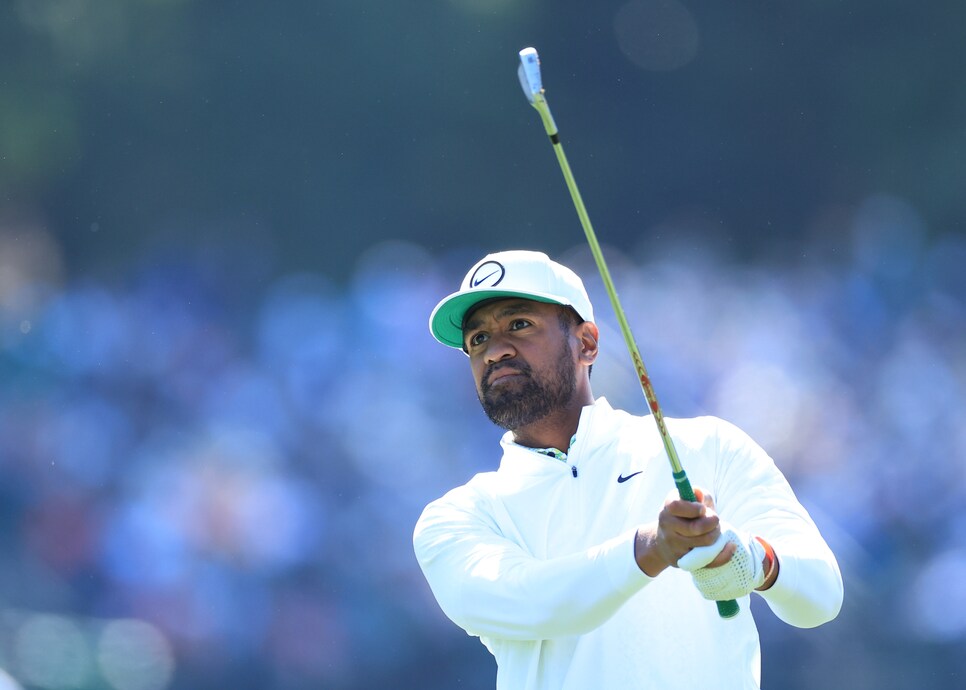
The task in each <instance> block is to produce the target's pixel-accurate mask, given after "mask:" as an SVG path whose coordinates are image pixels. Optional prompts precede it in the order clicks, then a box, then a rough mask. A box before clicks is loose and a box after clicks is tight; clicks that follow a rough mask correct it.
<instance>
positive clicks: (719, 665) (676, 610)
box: [413, 251, 843, 690]
mask: <svg viewBox="0 0 966 690" xmlns="http://www.w3.org/2000/svg"><path fill="white" fill-rule="evenodd" d="M430 330H431V331H432V334H433V336H434V337H435V338H436V339H437V340H439V341H440V342H441V343H443V344H444V345H448V346H450V347H452V348H458V349H462V350H463V351H464V352H465V353H466V354H467V355H468V356H469V363H470V370H471V372H472V375H473V379H474V381H475V383H476V390H477V394H478V396H479V399H480V403H481V404H482V406H483V410H484V412H485V413H486V415H487V416H488V417H489V418H490V420H492V421H493V423H495V424H497V425H498V426H500V427H502V428H503V429H506V434H505V435H504V436H503V439H502V441H501V446H502V459H501V460H500V463H499V468H498V469H497V470H496V471H492V472H484V473H481V474H478V475H476V476H475V477H473V478H472V479H471V480H470V481H469V482H467V483H466V484H465V485H463V486H460V487H458V488H455V489H453V490H452V491H450V492H449V493H447V494H446V495H445V496H443V497H442V498H439V499H437V500H435V501H433V502H432V503H430V504H429V505H428V506H427V507H426V508H425V510H424V511H423V513H422V515H421V516H420V518H419V521H418V522H417V524H416V529H415V533H414V537H413V542H414V547H415V551H416V557H417V559H418V561H419V564H420V567H421V568H422V570H423V573H424V575H425V577H426V579H427V581H428V582H429V586H430V588H431V589H432V591H433V594H434V595H435V597H436V600H437V601H438V602H439V605H440V607H441V608H442V610H443V612H444V613H445V614H446V615H447V616H448V617H449V618H450V619H451V620H453V622H455V623H456V624H457V625H458V626H460V627H461V628H463V629H464V630H465V631H466V632H467V633H469V634H470V635H474V636H478V637H479V638H480V640H481V641H482V642H483V644H484V645H486V647H487V649H489V650H490V652H491V653H492V654H493V656H494V657H495V659H496V663H497V682H496V685H497V688H498V690H538V689H539V690H634V689H638V688H639V689H645V688H648V689H654V690H673V689H675V688H706V689H708V690H712V689H713V690H730V689H734V690H746V689H751V688H758V687H760V684H761V663H760V647H759V640H758V631H757V628H756V627H755V621H754V620H753V618H752V615H751V612H750V607H749V596H750V595H751V594H752V593H753V592H754V593H755V594H756V596H760V597H762V598H763V599H764V600H765V602H766V603H767V604H768V606H769V607H770V608H771V610H772V611H773V612H774V614H775V615H776V616H778V618H780V619H781V620H782V621H784V622H786V623H788V624H790V625H793V626H796V627H800V628H810V627H815V626H818V625H821V624H823V623H826V622H828V621H830V620H832V619H833V618H835V616H836V615H837V614H838V611H839V609H840V607H841V605H842V597H843V588H842V577H841V574H840V572H839V568H838V565H837V563H836V561H835V557H834V556H833V554H832V552H831V550H830V549H829V547H828V545H827V544H826V543H825V540H824V539H823V538H822V536H821V534H820V533H819V531H818V529H817V528H816V526H815V524H814V522H813V521H812V519H811V518H810V517H809V515H808V513H807V512H806V510H805V509H804V508H803V507H802V505H801V504H800V503H799V502H798V500H797V499H796V497H795V495H794V493H793V492H792V489H791V487H790V486H789V484H788V482H787V481H786V480H785V477H784V476H783V475H782V473H781V472H780V471H779V470H778V468H777V467H776V466H775V463H774V462H773V461H772V459H771V458H770V457H769V456H768V454H767V453H766V452H765V451H764V450H762V449H761V448H760V447H759V446H758V445H757V444H756V443H755V442H754V441H753V440H752V439H751V438H749V437H748V435H747V434H745V433H744V432H742V431H741V430H740V429H738V428H736V427H735V426H733V425H731V424H729V423H727V422H725V421H723V420H721V419H718V418H715V417H700V418H695V419H668V420H667V425H668V428H669V431H670V433H671V436H672V437H673V439H674V445H675V447H676V449H677V450H678V455H679V457H680V460H681V464H682V465H683V466H684V468H685V469H686V470H687V472H688V475H689V477H690V479H691V481H692V483H693V485H694V487H695V495H696V497H697V500H696V501H694V502H690V501H683V500H680V499H678V498H676V494H675V493H674V491H673V488H674V484H673V480H672V478H671V476H670V472H669V471H668V467H667V460H666V457H665V455H664V453H665V451H664V446H663V444H662V442H661V439H660V436H659V434H658V432H657V429H656V427H655V424H654V423H653V420H651V419H649V418H648V417H639V416H635V415H631V414H629V413H627V412H624V411H621V410H616V409H614V408H613V407H611V406H610V405H609V404H608V402H607V400H606V399H604V398H602V397H601V398H595V397H594V395H593V393H592V391H591V368H592V365H593V364H594V361H595V360H596V358H597V355H598V352H599V350H598V338H599V332H598V329H597V326H596V325H595V324H594V313H593V307H592V306H591V303H590V300H589V298H588V297H587V293H586V291H585V289H584V286H583V283H582V282H581V280H580V278H579V277H578V276H577V275H576V274H575V273H574V272H573V271H571V270H570V269H568V268H566V267H565V266H562V265H560V264H558V263H556V262H554V261H551V260H550V259H549V258H548V257H547V256H546V255H545V254H542V253H539V252H530V251H506V252H500V253H497V254H491V255H489V256H486V257H484V258H483V259H482V260H480V261H479V262H478V263H477V264H476V265H474V266H473V267H472V268H471V269H470V270H469V272H468V273H467V274H466V277H465V278H464V279H463V283H462V286H461V288H460V290H459V291H458V292H455V293H453V294H451V295H449V296H448V297H446V298H445V299H443V300H442V301H441V302H440V303H439V304H438V305H437V306H436V309H435V310H434V311H433V313H432V316H431V317H430ZM728 599H737V601H738V604H739V605H740V611H739V613H738V615H737V616H735V617H733V618H730V619H722V618H721V617H719V615H718V612H717V610H716V607H715V605H714V604H713V603H712V601H715V600H728ZM776 686H780V683H776Z"/></svg>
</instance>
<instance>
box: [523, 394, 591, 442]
mask: <svg viewBox="0 0 966 690" xmlns="http://www.w3.org/2000/svg"><path fill="white" fill-rule="evenodd" d="M593 402H594V398H593V396H589V397H588V398H585V399H580V400H579V401H577V402H574V403H572V404H571V405H569V406H568V407H566V408H564V409H562V410H558V411H557V412H554V413H553V414H550V415H548V416H547V417H544V418H543V419H541V420H539V421H536V422H534V423H533V424H527V425H526V426H522V427H520V428H519V429H513V430H512V432H513V440H514V441H515V442H516V443H519V444H520V445H521V446H526V447H527V448H556V449H557V450H560V451H563V452H564V453H567V452H569V450H570V439H572V438H573V437H574V434H575V433H577V424H578V423H579V422H580V412H581V410H582V409H583V408H584V407H585V406H587V405H592V404H593Z"/></svg>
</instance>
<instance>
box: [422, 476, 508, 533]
mask: <svg viewBox="0 0 966 690" xmlns="http://www.w3.org/2000/svg"><path fill="white" fill-rule="evenodd" d="M496 486H497V473H496V472H481V473H479V474H477V475H475V476H474V477H473V478H471V479H470V480H469V481H468V482H466V483H465V484H463V485H461V486H457V487H455V488H453V489H450V490H449V491H447V492H446V493H445V494H443V495H442V496H440V497H439V498H437V499H436V500H434V501H431V502H430V503H429V504H428V505H427V506H426V507H425V508H424V509H423V514H422V516H421V517H420V521H422V520H424V519H426V517H427V515H429V514H433V513H440V512H452V511H462V512H477V511H484V510H485V507H486V506H487V505H489V504H490V502H491V501H492V498H493V496H494V495H495V493H496Z"/></svg>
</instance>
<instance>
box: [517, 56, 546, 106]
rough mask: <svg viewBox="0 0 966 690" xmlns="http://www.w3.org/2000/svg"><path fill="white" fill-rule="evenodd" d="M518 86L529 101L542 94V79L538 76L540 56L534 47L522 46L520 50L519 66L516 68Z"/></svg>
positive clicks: (531, 101)
mask: <svg viewBox="0 0 966 690" xmlns="http://www.w3.org/2000/svg"><path fill="white" fill-rule="evenodd" d="M517 76H518V77H520V86H521V88H523V93H524V95H525V96H526V97H527V100H528V101H530V103H533V102H534V100H536V99H537V97H538V96H542V95H543V79H542V78H541V77H540V56H539V55H537V49H536V48H524V49H523V50H521V51H520V66H519V67H518V68H517Z"/></svg>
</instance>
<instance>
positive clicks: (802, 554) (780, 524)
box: [715, 420, 844, 628]
mask: <svg viewBox="0 0 966 690" xmlns="http://www.w3.org/2000/svg"><path fill="white" fill-rule="evenodd" d="M719 421H720V420H719ZM721 425H722V426H721V427H720V429H719V434H718V443H719V448H718V451H719V464H718V468H717V470H716V477H715V487H716V489H715V490H716V492H717V495H716V496H715V500H716V507H717V509H718V513H719V515H721V517H722V518H723V519H724V520H727V521H729V522H731V523H732V524H735V525H737V526H738V527H740V528H741V529H743V530H745V531H747V532H750V533H751V534H754V535H757V536H760V537H762V538H763V539H765V540H767V541H768V542H769V543H770V544H771V545H772V547H773V548H774V549H775V553H776V555H777V556H778V562H779V571H778V579H777V580H776V581H775V584H774V585H773V586H772V587H771V588H769V589H768V590H766V591H764V592H758V594H760V595H761V596H762V598H764V600H765V601H766V602H767V603H768V606H769V608H771V610H772V611H773V612H774V614H775V615H776V616H778V618H780V619H781V620H782V621H784V622H786V623H788V624H789V625H794V626H796V627H799V628H813V627H816V626H819V625H822V624H823V623H827V622H828V621H830V620H832V619H834V618H835V617H836V616H837V615H838V613H839V610H840V609H841V607H842V600H843V595H844V590H843V585H842V574H841V572H840V571H839V566H838V563H837V562H836V560H835V556H834V555H833V554H832V550H831V549H830V548H829V547H828V544H827V543H826V542H825V539H824V538H823V537H822V535H821V534H820V533H819V530H818V527H816V525H815V523H814V522H813V521H812V518H811V516H809V514H808V512H807V511H806V510H805V508H804V506H802V505H801V503H799V501H798V499H797V498H796V496H795V494H794V492H793V491H792V488H791V486H790V485H789V483H788V481H787V480H786V479H785V476H784V475H783V474H782V473H781V470H779V469H778V468H777V467H776V466H775V463H774V461H773V460H772V459H771V457H769V456H768V454H767V453H766V452H765V451H764V450H763V449H762V448H761V447H760V446H759V445H758V444H757V443H755V442H754V441H753V440H752V439H751V438H750V437H749V436H748V435H747V434H745V433H744V432H743V431H741V430H740V429H738V428H737V427H735V426H733V425H731V424H728V423H727V422H721Z"/></svg>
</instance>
